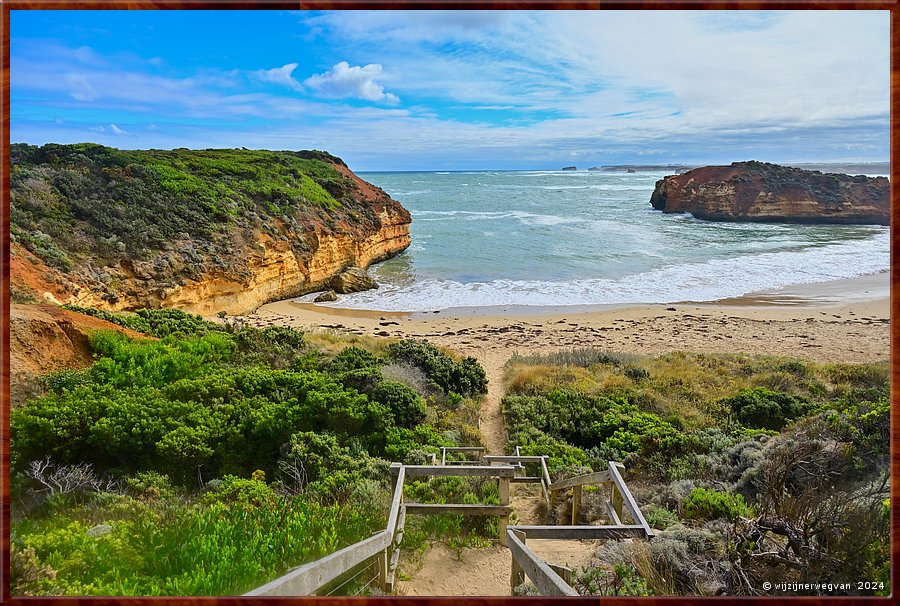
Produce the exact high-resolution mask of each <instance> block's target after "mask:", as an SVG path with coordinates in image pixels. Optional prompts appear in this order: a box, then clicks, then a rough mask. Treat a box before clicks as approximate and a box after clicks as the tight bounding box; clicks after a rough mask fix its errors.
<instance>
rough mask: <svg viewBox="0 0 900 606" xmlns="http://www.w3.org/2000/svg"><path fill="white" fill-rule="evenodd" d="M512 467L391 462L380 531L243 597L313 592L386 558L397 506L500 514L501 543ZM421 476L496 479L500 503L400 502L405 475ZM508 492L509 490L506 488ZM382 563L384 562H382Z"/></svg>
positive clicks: (398, 520)
mask: <svg viewBox="0 0 900 606" xmlns="http://www.w3.org/2000/svg"><path fill="white" fill-rule="evenodd" d="M515 471H516V468H515V467H512V466H510V465H502V466H501V465H495V466H485V465H454V466H452V467H451V466H440V465H401V464H394V465H392V466H391V474H392V475H395V476H396V479H395V486H394V492H393V497H392V500H391V509H390V512H389V514H388V521H387V524H386V526H385V529H384V530H381V531H379V532H377V533H375V534H373V535H372V536H371V537H369V538H367V539H363V540H362V541H359V542H357V543H354V544H353V545H348V546H347V547H344V548H343V549H340V550H338V551H335V552H334V553H331V554H329V555H327V556H325V557H323V558H320V559H318V560H315V561H314V562H309V563H307V564H303V565H301V566H297V567H296V568H293V569H291V570H289V571H288V572H287V574H284V575H282V576H280V577H278V578H277V579H274V580H273V581H270V582H268V583H266V584H265V585H262V586H260V587H257V588H256V589H253V590H252V591H249V592H247V593H245V594H244V595H245V596H301V595H313V594H314V593H315V592H316V591H317V590H319V589H320V588H321V587H323V586H324V585H327V584H328V583H330V582H332V581H334V580H335V579H338V578H339V577H340V576H341V575H343V574H344V573H346V572H347V571H349V570H350V569H352V568H354V567H356V566H358V565H360V564H362V563H363V562H365V561H366V560H368V559H370V558H373V557H375V556H376V555H379V554H381V553H382V552H384V556H385V557H387V555H388V552H387V550H389V549H391V547H392V546H393V544H394V539H395V537H397V535H398V531H400V532H402V525H403V523H404V520H405V517H406V516H405V515H401V512H400V510H401V508H402V509H404V511H405V512H407V513H429V512H431V513H440V512H441V511H444V510H446V511H451V510H452V511H454V512H456V513H464V514H468V515H473V514H474V515H500V516H501V518H500V519H501V537H500V538H501V543H505V539H506V533H505V532H504V531H505V520H506V516H508V515H509V513H510V507H509V499H508V496H507V499H506V502H503V498H502V495H503V492H504V489H503V487H502V484H503V483H504V482H506V483H507V486H508V483H509V480H510V478H512V477H514V475H515ZM421 476H487V477H493V478H498V480H499V481H500V482H501V489H500V492H501V504H500V505H478V504H472V505H469V504H452V503H451V504H433V505H430V504H419V503H404V502H403V486H404V485H405V483H406V478H407V477H421ZM506 492H507V494H508V492H509V489H508V487H507V488H506ZM394 560H395V558H394V557H391V566H395V565H396V564H395V563H394ZM385 564H386V563H385ZM391 566H387V565H385V575H386V577H388V578H383V581H384V582H385V583H387V584H390V578H389V577H390V576H391V575H390V568H391Z"/></svg>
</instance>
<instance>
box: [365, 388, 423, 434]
mask: <svg viewBox="0 0 900 606" xmlns="http://www.w3.org/2000/svg"><path fill="white" fill-rule="evenodd" d="M372 399H374V400H375V401H376V402H381V403H382V404H384V405H385V407H387V409H388V410H389V411H390V412H391V414H392V415H393V417H394V423H395V424H396V425H397V426H398V427H406V428H408V429H411V428H413V427H415V426H416V425H418V424H419V423H421V422H422V421H424V420H425V417H426V416H427V415H428V409H427V408H426V407H425V401H424V400H423V399H422V397H421V396H420V395H419V394H417V393H416V392H415V391H413V389H412V388H411V387H408V386H406V385H404V384H403V383H396V382H394V381H382V382H381V383H379V384H378V385H377V386H376V387H375V389H373V390H372Z"/></svg>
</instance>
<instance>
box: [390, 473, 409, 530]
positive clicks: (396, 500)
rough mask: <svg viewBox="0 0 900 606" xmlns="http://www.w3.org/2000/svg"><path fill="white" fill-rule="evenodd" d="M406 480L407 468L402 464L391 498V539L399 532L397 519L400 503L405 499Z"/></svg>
mask: <svg viewBox="0 0 900 606" xmlns="http://www.w3.org/2000/svg"><path fill="white" fill-rule="evenodd" d="M405 481H406V469H404V468H403V466H402V465H401V466H400V471H398V472H397V485H396V486H395V487H394V497H393V499H391V513H390V514H389V515H388V522H387V528H386V530H387V531H388V532H390V533H391V540H393V539H394V535H396V534H397V520H398V517H399V515H400V503H401V502H402V501H403V483H404V482H405Z"/></svg>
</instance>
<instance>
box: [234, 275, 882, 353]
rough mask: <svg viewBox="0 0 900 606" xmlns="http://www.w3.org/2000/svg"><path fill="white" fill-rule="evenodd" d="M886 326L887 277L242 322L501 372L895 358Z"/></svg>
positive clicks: (333, 311) (268, 310)
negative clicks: (532, 367)
mask: <svg viewBox="0 0 900 606" xmlns="http://www.w3.org/2000/svg"><path fill="white" fill-rule="evenodd" d="M889 318H890V306H889V277H888V274H887V273H882V274H877V275H873V276H863V277H861V278H854V279H850V280H840V281H835V282H826V283H820V284H809V285H802V286H795V287H791V288H786V289H780V290H777V291H771V292H765V293H757V294H753V295H748V296H745V297H741V298H737V299H727V300H723V301H717V302H714V303H674V304H668V305H667V304H656V305H635V306H607V307H587V306H578V307H574V306H573V307H543V308H541V307H535V308H529V307H509V308H497V307H484V308H467V309H446V310H441V311H435V312H416V313H398V312H377V311H375V312H373V311H360V310H349V309H341V308H333V307H326V306H323V305H316V304H312V303H298V302H294V301H279V302H275V303H270V304H268V305H264V306H262V307H261V308H260V309H259V310H257V312H256V313H254V314H252V315H249V316H244V319H245V320H246V321H247V322H248V323H250V324H252V325H254V326H268V325H285V326H293V327H296V328H300V329H303V330H330V331H336V332H344V333H355V334H364V335H370V336H382V337H396V338H426V339H428V340H429V341H432V342H434V343H437V344H439V345H443V346H446V347H449V348H451V349H453V350H455V351H458V352H459V353H462V354H466V355H472V356H475V357H477V358H478V359H479V360H481V361H482V363H485V364H489V365H494V364H498V363H499V364H500V365H502V364H504V363H505V362H506V360H507V359H508V358H509V357H510V356H511V355H513V354H514V353H520V354H531V353H547V352H551V351H556V350H561V349H571V348H573V347H596V348H601V349H608V350H613V351H621V352H629V353H644V354H653V353H662V352H668V351H697V352H745V353H760V354H773V355H785V356H796V357H800V358H805V359H810V360H820V361H831V362H864V361H871V360H878V359H886V358H888V356H889V353H890V349H889V347H890V346H889V332H890V330H889Z"/></svg>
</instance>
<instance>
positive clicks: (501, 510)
mask: <svg viewBox="0 0 900 606" xmlns="http://www.w3.org/2000/svg"><path fill="white" fill-rule="evenodd" d="M405 507H406V513H408V514H431V513H461V514H463V515H467V516H508V515H509V514H510V512H511V511H512V507H510V506H509V505H478V504H475V505H469V504H468V503H407V504H406V505H405Z"/></svg>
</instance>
